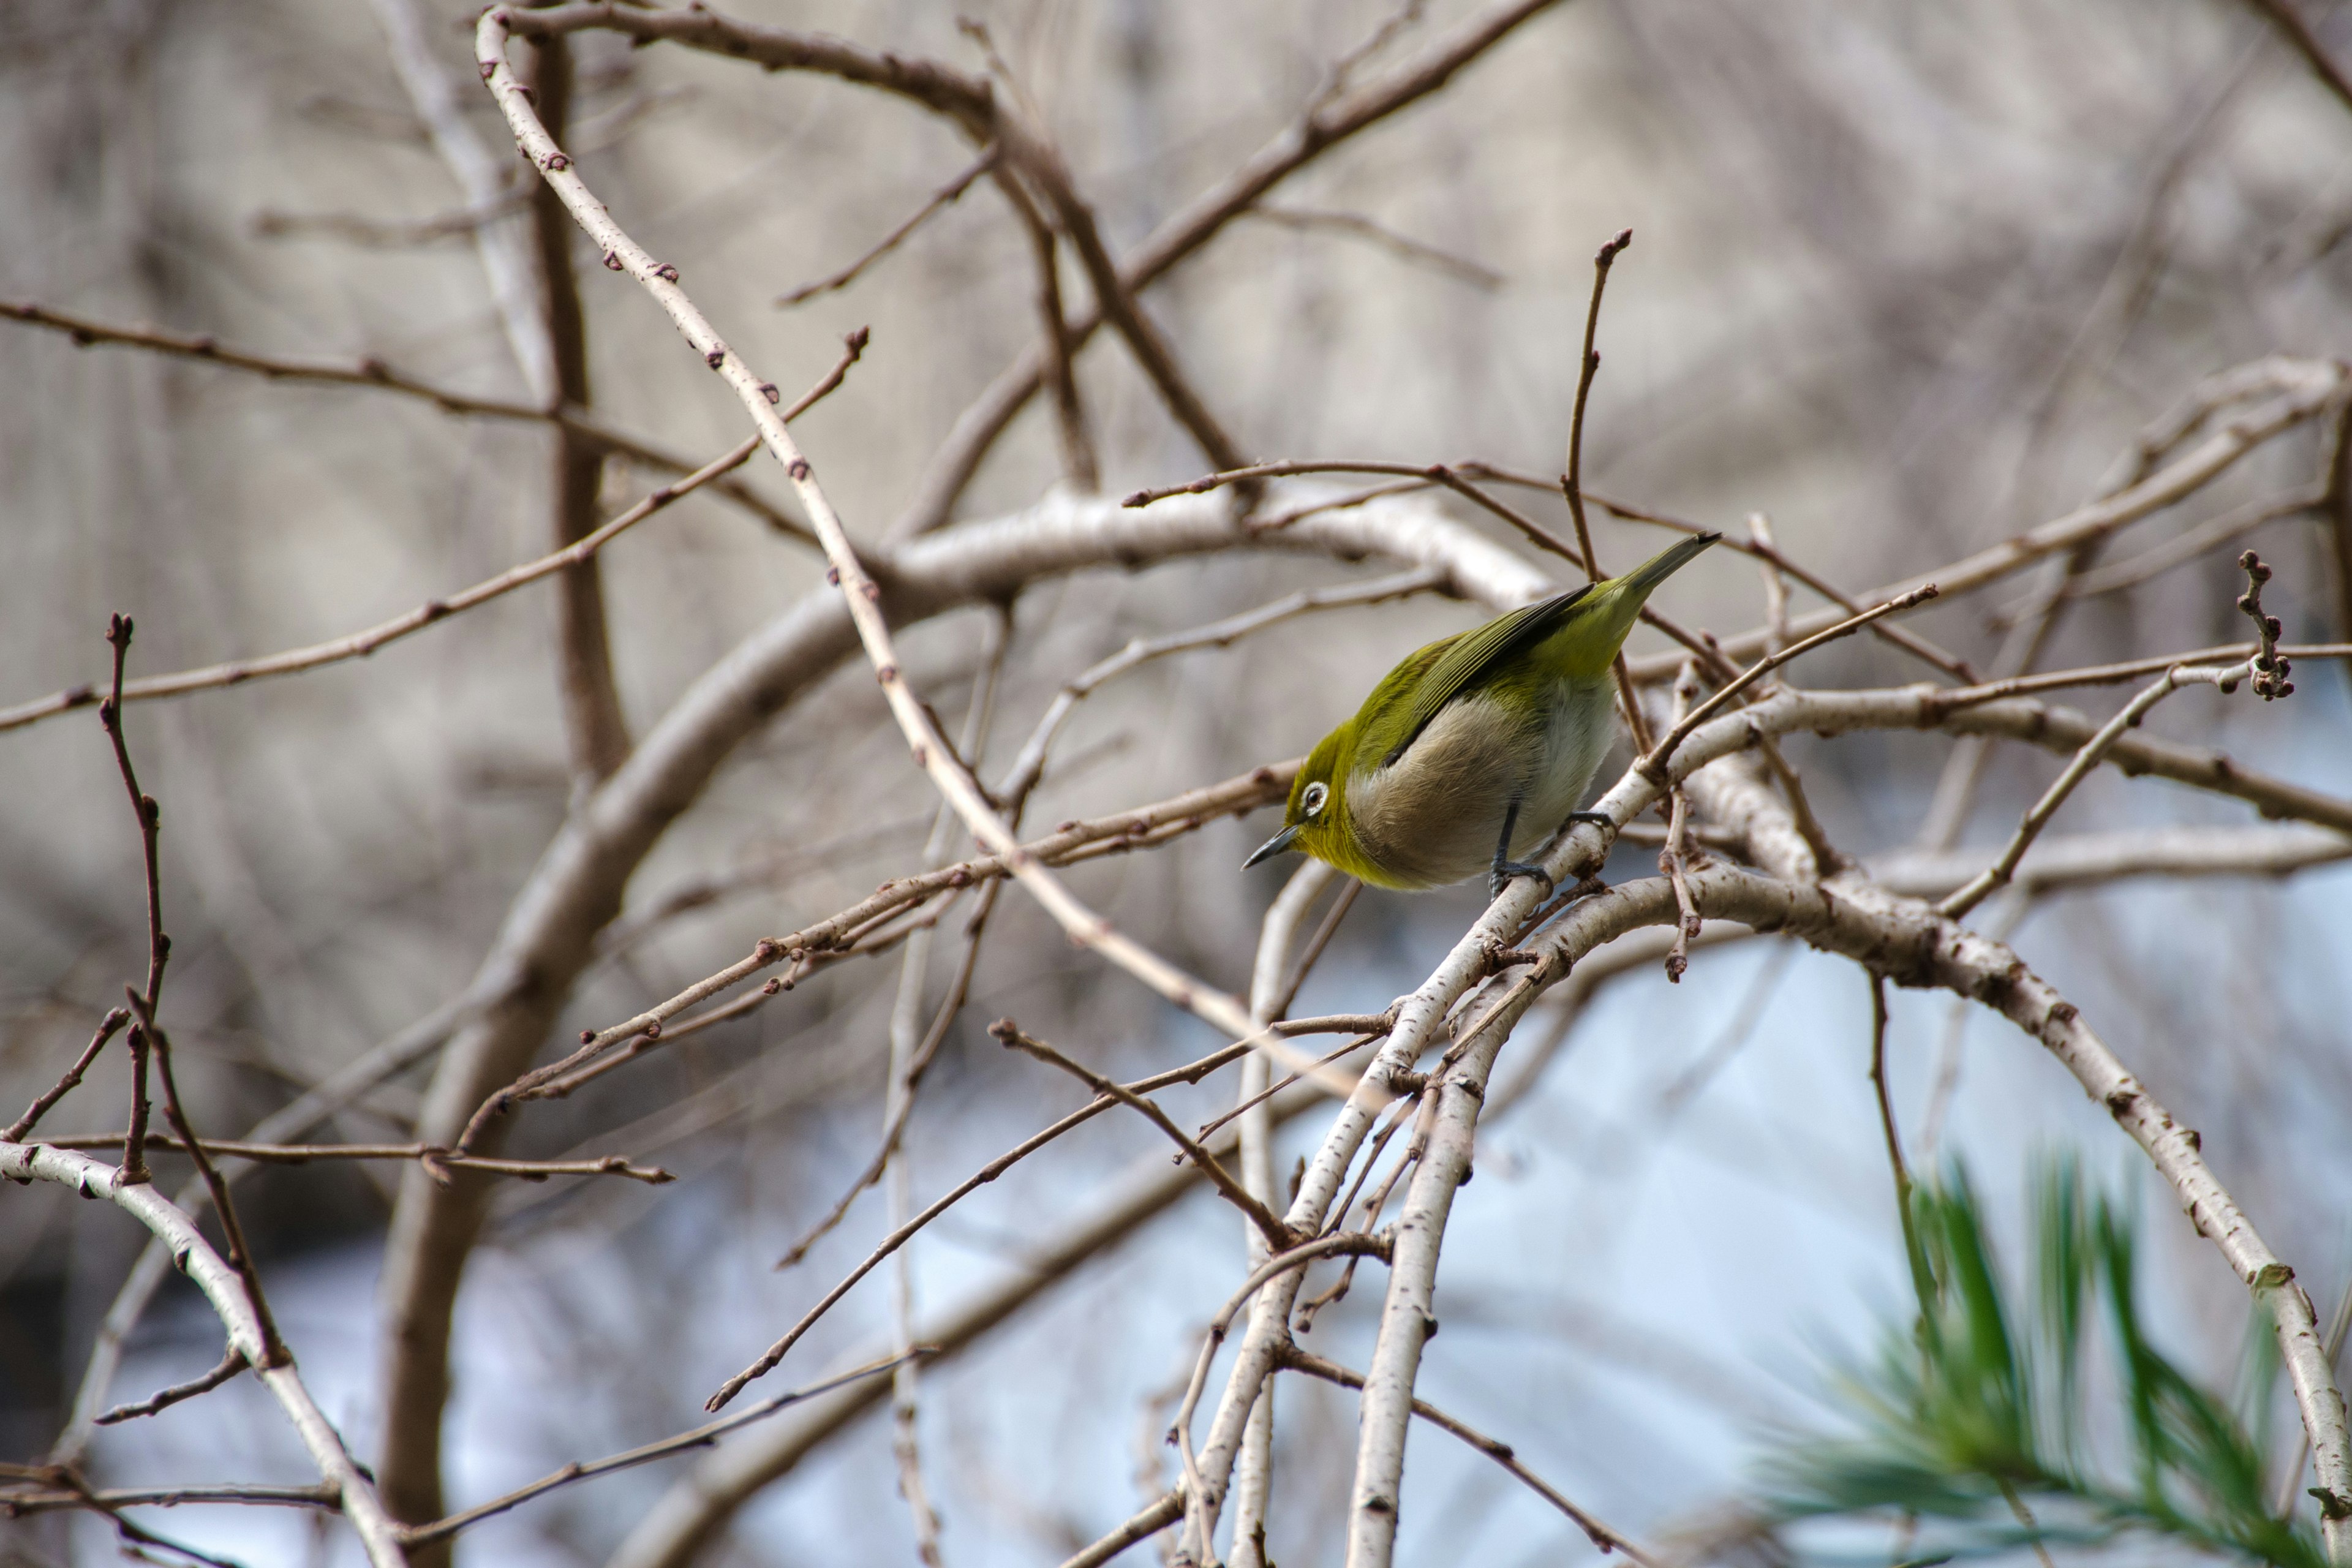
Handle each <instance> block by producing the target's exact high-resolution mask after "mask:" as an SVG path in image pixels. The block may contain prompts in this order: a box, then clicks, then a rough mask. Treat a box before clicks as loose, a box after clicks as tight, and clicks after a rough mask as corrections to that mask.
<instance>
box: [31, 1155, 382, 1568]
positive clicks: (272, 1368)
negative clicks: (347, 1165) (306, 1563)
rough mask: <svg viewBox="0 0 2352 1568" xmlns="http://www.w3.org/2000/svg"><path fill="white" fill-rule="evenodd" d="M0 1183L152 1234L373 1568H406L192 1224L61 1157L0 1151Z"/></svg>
mask: <svg viewBox="0 0 2352 1568" xmlns="http://www.w3.org/2000/svg"><path fill="white" fill-rule="evenodd" d="M0 1176H8V1177H11V1178H13V1179H15V1180H16V1181H20V1182H26V1181H44V1182H55V1183H57V1184H58V1185H60V1186H63V1187H67V1188H69V1189H70V1190H72V1191H74V1192H76V1193H79V1194H80V1195H81V1196H83V1197H86V1198H104V1199H105V1200H106V1201H108V1202H109V1203H111V1204H113V1205H115V1206H117V1207H118V1208H121V1209H122V1210H123V1211H124V1212H126V1213H128V1214H129V1215H131V1217H132V1218H134V1219H136V1220H138V1221H139V1223H140V1224H142V1225H143V1226H146V1227H147V1228H148V1229H149V1230H150V1231H152V1232H153V1233H154V1235H155V1237H156V1239H157V1240H159V1241H161V1242H163V1244H164V1245H165V1246H166V1247H169V1248H170V1249H171V1254H172V1259H173V1263H174V1264H175V1265H177V1266H178V1268H179V1270H180V1272H181V1273H183V1274H184V1275H186V1276H187V1277H188V1279H190V1280H191V1281H192V1282H193V1283H194V1285H195V1287H196V1289H199V1290H201V1291H203V1292H204V1295H205V1300H206V1301H208V1302H210V1303H211V1304H212V1309H213V1311H214V1313H215V1315H216V1316H217V1317H218V1318H219V1319H220V1321H221V1325H222V1327H224V1328H225V1329H226V1330H227V1331H228V1343H229V1349H230V1350H231V1351H232V1352H235V1353H236V1355H238V1356H239V1357H241V1358H242V1359H243V1361H244V1362H245V1363H247V1365H250V1366H252V1367H253V1368H254V1375H255V1376H256V1377H257V1378H259V1379H260V1380H261V1382H262V1384H264V1385H265V1386H266V1387H268V1390H269V1392H270V1394H271V1396H272V1397H274V1398H275V1399H276V1400H277V1401H278V1407H279V1408H280V1409H281V1410H283V1411H284V1412H285V1413H286V1418H287V1420H288V1421H289V1422H291V1423H292V1424H293V1426H294V1430H295V1433H296V1435H297V1436H299V1437H300V1438H301V1439H302V1446H303V1447H305V1448H308V1449H309V1450H310V1458H311V1461H312V1463H314V1464H316V1465H317V1466H318V1468H319V1476H320V1479H321V1480H323V1481H324V1482H326V1483H327V1484H328V1485H329V1486H331V1487H332V1488H333V1489H334V1491H335V1496H336V1497H337V1498H338V1499H339V1500H341V1505H342V1512H343V1517H344V1518H346V1519H348V1520H350V1521H352V1529H353V1530H355V1531H358V1532H359V1537H360V1544H361V1545H362V1546H363V1547H364V1548H365V1549H366V1551H367V1558H368V1562H369V1563H370V1564H371V1565H372V1568H405V1564H406V1563H407V1562H408V1559H407V1557H406V1555H405V1554H404V1552H403V1551H402V1549H401V1545H400V1540H399V1533H398V1528H397V1526H395V1525H394V1522H393V1521H392V1519H391V1517H390V1516H389V1515H388V1514H387V1513H386V1512H385V1511H384V1507H383V1501H382V1500H380V1499H379V1498H378V1497H377V1495H376V1489H375V1488H374V1487H373V1486H372V1485H370V1484H369V1481H368V1478H367V1477H366V1476H365V1475H364V1474H363V1473H362V1471H361V1469H360V1468H359V1466H358V1465H357V1464H356V1463H355V1462H354V1461H353V1460H352V1457H351V1454H350V1452H349V1451H348V1450H346V1449H345V1448H344V1447H343V1441H342V1439H341V1437H340V1436H336V1433H335V1429H334V1427H333V1426H331V1425H330V1424H329V1423H328V1421H327V1418H326V1416H325V1415H321V1414H320V1410H319V1406H318V1405H317V1404H316V1403H314V1402H313V1401H312V1400H311V1398H310V1390H309V1389H308V1388H306V1387H304V1386H303V1384H302V1375H301V1373H299V1372H298V1371H297V1370H296V1369H295V1365H294V1362H293V1359H292V1358H291V1357H290V1356H287V1355H285V1354H284V1353H283V1352H282V1351H279V1352H276V1353H273V1349H274V1339H273V1336H272V1335H271V1334H270V1333H268V1331H266V1330H265V1328H264V1326H263V1324H262V1321H261V1319H260V1318H259V1317H258V1316H257V1314H256V1312H255V1310H254V1305H253V1302H252V1300H250V1299H249V1298H248V1297H247V1292H246V1285H245V1280H244V1279H243V1278H242V1277H241V1276H240V1275H239V1274H238V1273H237V1271H236V1269H235V1268H231V1267H230V1266H229V1264H228V1263H227V1262H226V1261H225V1260H223V1258H221V1256H220V1254H218V1253H216V1252H215V1251H214V1250H213V1249H212V1246H211V1244H210V1243H209V1242H207V1241H205V1238H204V1236H203V1234H202V1233H201V1232H199V1231H198V1230H197V1229H196V1225H195V1221H194V1220H192V1219H190V1218H189V1217H188V1216H187V1215H185V1214H184V1213H183V1212H182V1211H181V1210H180V1209H179V1208H178V1207H177V1206H175V1205H173V1203H172V1202H171V1201H170V1200H169V1199H167V1198H166V1197H164V1196H163V1194H161V1193H159V1192H157V1191H156V1190H155V1187H154V1184H152V1183H150V1182H131V1181H126V1180H125V1179H124V1177H123V1173H122V1172H121V1171H120V1170H118V1169H117V1168H115V1167H114V1166H112V1165H103V1164H100V1163H98V1162H97V1161H95V1160H92V1159H90V1158H89V1157H88V1156H87V1155H82V1154H76V1153H72V1152H68V1151H67V1150H64V1149H53V1148H49V1147H47V1146H46V1145H43V1144H38V1143H32V1144H26V1143H0ZM273 1362H274V1363H276V1364H271V1363H273Z"/></svg>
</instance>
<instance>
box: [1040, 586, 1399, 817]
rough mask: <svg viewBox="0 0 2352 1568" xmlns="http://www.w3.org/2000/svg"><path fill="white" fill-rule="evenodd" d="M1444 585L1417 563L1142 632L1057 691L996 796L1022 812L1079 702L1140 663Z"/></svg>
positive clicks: (1226, 645) (1234, 640) (1217, 644)
mask: <svg viewBox="0 0 2352 1568" xmlns="http://www.w3.org/2000/svg"><path fill="white" fill-rule="evenodd" d="M1444 585H1445V574H1444V573H1443V572H1440V571H1435V570H1433V569H1431V568H1428V567H1417V568H1415V569H1414V570H1412V571H1410V572H1402V573H1398V574H1395V575H1393V576H1389V577H1376V578H1373V579H1372V580H1371V581H1370V582H1365V583H1348V584H1339V585H1338V586H1336V587H1330V588H1310V589H1307V590H1305V591H1303V592H1300V593H1297V594H1292V595H1287V596H1286V597H1284V598H1280V599H1276V600H1274V601H1273V602H1271V603H1269V604H1265V605H1259V606H1257V608H1255V609H1254V610H1244V611H1243V612H1241V613H1240V614H1239V615H1235V616H1226V617H1225V618H1224V619H1223V620H1220V621H1212V622H1210V623H1209V624H1208V625H1207V626H1196V627H1194V628H1193V629H1192V630H1190V631H1182V632H1171V633H1170V634H1168V635H1167V636H1165V637H1137V638H1135V639H1133V640H1132V641H1130V642H1129V644H1128V645H1127V646H1126V647H1123V648H1121V649H1120V650H1119V651H1118V652H1117V653H1115V654H1113V655H1111V656H1110V657H1109V658H1105V659H1100V660H1097V662H1096V663H1094V664H1092V665H1090V666H1088V667H1087V668H1086V669H1085V670H1084V671H1082V672H1080V673H1079V674H1078V675H1077V676H1076V677H1075V678H1073V679H1070V680H1068V681H1066V682H1065V683H1064V685H1063V687H1062V689H1061V690H1059V691H1057V692H1055V694H1054V700H1053V701H1052V702H1051V703H1049V704H1048V705H1047V706H1046V709H1045V714H1044V715H1043V716H1042V717H1041V718H1039V719H1038V721H1037V727H1036V728H1035V729H1034V730H1033V731H1030V734H1029V739H1028V740H1027V741H1025V742H1023V744H1022V747H1021V750H1020V752H1019V753H1018V754H1016V755H1015V756H1014V758H1013V763H1012V765H1011V766H1009V767H1008V768H1006V770H1005V773H1004V779H1003V783H1001V784H998V785H997V786H996V791H995V794H996V798H997V799H998V800H1000V801H1003V802H1004V803H1005V807H1006V810H1007V812H1008V814H1011V813H1017V812H1018V811H1019V809H1020V807H1021V805H1023V803H1024V802H1025V801H1026V800H1027V799H1028V797H1029V794H1030V792H1031V791H1032V790H1034V789H1035V788H1036V787H1037V784H1038V781H1039V780H1040V779H1042V778H1044V776H1045V757H1046V752H1048V751H1049V750H1050V749H1051V748H1052V746H1053V743H1054V741H1055V738H1056V737H1057V736H1058V735H1059V734H1060V733H1061V731H1062V727H1063V725H1065V724H1066V723H1067V722H1068V721H1069V717H1070V715H1071V713H1072V712H1074V711H1075V710H1076V708H1077V705H1078V704H1079V703H1080V702H1082V701H1084V700H1086V699H1087V698H1088V697H1090V696H1092V695H1093V694H1094V692H1095V691H1096V690H1097V689H1098V688H1100V687H1101V686H1102V685H1103V684H1104V683H1105V682H1107V681H1109V680H1111V679H1115V678H1116V677H1118V676H1121V675H1124V674H1126V673H1127V672H1128V671H1129V670H1131V669H1134V668H1137V667H1138V666H1139V665H1142V664H1146V663H1149V662H1150V661H1151V660H1153V659H1157V658H1167V657H1169V656H1170V655H1171V654H1178V653H1190V652H1192V651H1193V650H1195V649H1199V648H1208V647H1232V646H1233V644H1234V643H1235V642H1237V641H1239V640H1240V639H1241V638H1243V637H1248V636H1250V635H1252V634H1253V633H1255V632H1261V631H1264V630H1265V628H1267V627H1268V626H1276V625H1279V624H1280V623H1282V622H1284V621H1286V620H1289V619H1291V618H1292V617H1294V616H1302V615H1306V614H1307V613H1309V612H1311V611H1315V610H1329V609H1339V608H1341V607H1343V606H1348V605H1377V604H1383V603H1385V602H1387V601H1388V600H1390V599H1397V598H1403V597H1406V596H1407V595H1412V594H1418V593H1423V592H1425V591H1428V590H1430V589H1435V588H1443V587H1444Z"/></svg>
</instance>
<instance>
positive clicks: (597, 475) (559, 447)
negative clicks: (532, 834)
mask: <svg viewBox="0 0 2352 1568" xmlns="http://www.w3.org/2000/svg"><path fill="white" fill-rule="evenodd" d="M527 58H528V76H529V79H530V89H531V90H532V91H533V92H534V93H535V94H536V95H537V97H538V100H539V111H540V114H541V117H542V118H544V120H545V121H546V122H547V127H548V133H549V134H550V135H551V136H553V137H554V138H556V140H558V141H562V139H563V137H564V136H565V135H566V134H567V133H568V132H570V130H571V122H572V45H571V43H570V41H569V40H568V39H564V38H561V37H555V38H544V39H541V40H540V41H539V43H538V47H535V48H533V49H531V50H530V51H529V55H528V57H527ZM530 229H531V251H532V254H533V258H534V259H535V261H536V263H537V268H538V272H539V285H540V286H539V289H538V290H537V293H538V296H539V303H540V306H541V309H542V310H544V312H545V318H546V319H545V329H546V330H545V338H546V342H547V352H548V356H549V358H550V360H551V362H552V369H553V371H554V374H555V388H554V391H555V399H556V402H557V404H558V405H560V406H562V407H566V408H575V409H583V410H584V409H586V408H587V407H588V406H589V405H590V404H591V403H592V401H593V398H592V395H591V388H590V385H589V380H588V318H587V313H586V311H584V310H583V309H582V308H581V303H580V278H579V275H578V273H577V272H576V271H574V269H573V268H572V234H573V233H574V230H573V228H572V222H571V219H570V218H569V217H568V216H566V215H565V213H564V211H563V203H562V201H561V200H559V199H558V198H557V196H556V195H555V193H554V192H553V191H551V190H550V189H548V187H547V184H546V182H544V181H541V180H534V181H532V182H531V186H530ZM605 456H606V453H605V450H604V447H601V446H599V445H597V444H596V443H595V442H593V441H592V440H589V439H588V438H587V437H584V436H583V435H582V434H581V433H580V432H579V431H577V430H575V429H572V428H571V427H569V426H562V425H559V426H556V427H555V440H554V448H553V453H552V458H553V472H552V474H551V483H550V486H549V502H550V504H549V508H548V545H549V548H550V549H551V550H562V549H565V548H567V547H569V546H571V545H573V544H577V543H579V542H581V541H582V540H583V539H586V538H587V537H588V536H589V535H591V534H593V533H594V532H595V531H596V500H597V493H598V491H599V490H601V489H603V486H604V458H605ZM555 594H556V612H555V662H556V672H557V682H556V684H557V689H558V690H559V691H560V692H561V693H562V700H563V731H564V737H565V739H566V741H567V742H568V743H569V746H570V750H571V753H572V778H573V779H574V781H575V782H576V784H579V785H580V786H583V787H584V786H587V785H593V784H596V783H598V782H601V781H602V780H604V779H606V778H609V777H611V776H612V773H613V771H614V769H615V768H618V767H619V766H620V765H621V763H623V762H625V760H627V757H628V754H629V725H628V719H627V717H626V716H625V714H624V713H623V712H622V710H621V693H620V687H619V685H618V684H617V682H616V681H615V679H614V675H613V647H612V635H611V631H610V628H609V627H608V626H606V624H605V619H604V576H603V570H602V563H600V562H599V561H598V560H597V558H596V557H595V556H594V555H593V554H589V555H585V556H583V558H582V559H581V560H579V561H577V562H575V563H572V564H569V565H567V566H565V567H564V568H563V569H562V571H561V572H559V573H557V574H556V578H555Z"/></svg>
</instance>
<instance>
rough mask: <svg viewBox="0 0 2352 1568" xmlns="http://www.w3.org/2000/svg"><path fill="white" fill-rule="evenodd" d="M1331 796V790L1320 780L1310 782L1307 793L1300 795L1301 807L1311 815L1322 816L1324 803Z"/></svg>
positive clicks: (1299, 803) (1299, 802)
mask: <svg viewBox="0 0 2352 1568" xmlns="http://www.w3.org/2000/svg"><path fill="white" fill-rule="evenodd" d="M1330 798H1331V792H1330V791H1329V790H1328V788H1326V787H1324V785H1323V784H1322V783H1321V782H1320V781H1319V780H1318V782H1316V783H1314V784H1308V785H1307V793H1306V794H1305V795H1300V796H1299V797H1298V805H1299V809H1300V810H1302V811H1304V812H1306V814H1307V816H1322V815H1323V803H1324V802H1325V801H1327V800H1328V799H1330Z"/></svg>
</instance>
